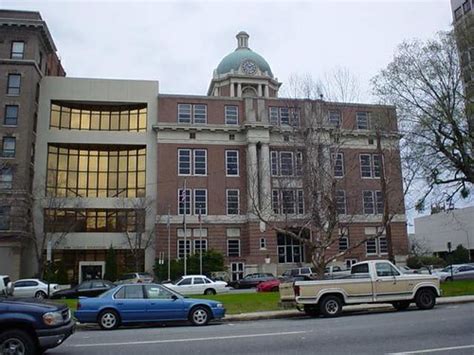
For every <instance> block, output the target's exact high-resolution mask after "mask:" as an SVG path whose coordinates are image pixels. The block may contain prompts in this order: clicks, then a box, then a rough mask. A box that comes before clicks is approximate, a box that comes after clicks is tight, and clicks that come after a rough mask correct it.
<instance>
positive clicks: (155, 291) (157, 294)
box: [145, 285, 173, 299]
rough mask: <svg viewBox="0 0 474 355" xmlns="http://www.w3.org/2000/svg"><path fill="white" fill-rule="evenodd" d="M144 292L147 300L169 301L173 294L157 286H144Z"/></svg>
mask: <svg viewBox="0 0 474 355" xmlns="http://www.w3.org/2000/svg"><path fill="white" fill-rule="evenodd" d="M145 291H146V295H147V298H148V299H171V298H172V296H173V294H172V293H171V292H170V291H168V290H166V289H164V288H163V287H160V286H157V285H146V286H145Z"/></svg>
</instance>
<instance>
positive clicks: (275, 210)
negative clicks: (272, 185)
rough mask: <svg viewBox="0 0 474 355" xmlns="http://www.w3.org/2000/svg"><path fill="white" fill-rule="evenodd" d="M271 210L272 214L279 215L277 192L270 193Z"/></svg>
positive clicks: (278, 192)
mask: <svg viewBox="0 0 474 355" xmlns="http://www.w3.org/2000/svg"><path fill="white" fill-rule="evenodd" d="M272 208H273V213H275V214H280V191H279V190H273V191H272Z"/></svg>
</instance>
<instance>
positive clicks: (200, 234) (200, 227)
mask: <svg viewBox="0 0 474 355" xmlns="http://www.w3.org/2000/svg"><path fill="white" fill-rule="evenodd" d="M199 275H202V218H201V209H199Z"/></svg>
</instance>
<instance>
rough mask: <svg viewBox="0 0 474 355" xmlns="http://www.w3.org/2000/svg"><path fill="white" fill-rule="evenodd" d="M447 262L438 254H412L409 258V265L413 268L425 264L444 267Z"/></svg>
mask: <svg viewBox="0 0 474 355" xmlns="http://www.w3.org/2000/svg"><path fill="white" fill-rule="evenodd" d="M445 265H446V262H445V261H444V260H443V259H441V258H438V257H437V256H410V257H408V259H407V266H408V267H409V268H412V269H419V268H421V267H423V266H434V267H442V266H445Z"/></svg>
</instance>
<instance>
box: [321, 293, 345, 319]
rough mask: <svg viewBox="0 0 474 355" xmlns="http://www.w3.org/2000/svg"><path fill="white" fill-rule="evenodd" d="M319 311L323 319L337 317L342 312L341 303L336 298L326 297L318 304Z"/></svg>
mask: <svg viewBox="0 0 474 355" xmlns="http://www.w3.org/2000/svg"><path fill="white" fill-rule="evenodd" d="M319 310H320V312H321V314H322V315H323V316H325V317H337V316H339V315H340V314H341V312H342V302H341V299H340V298H339V297H337V296H326V297H324V298H323V300H322V301H321V302H320V304H319Z"/></svg>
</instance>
